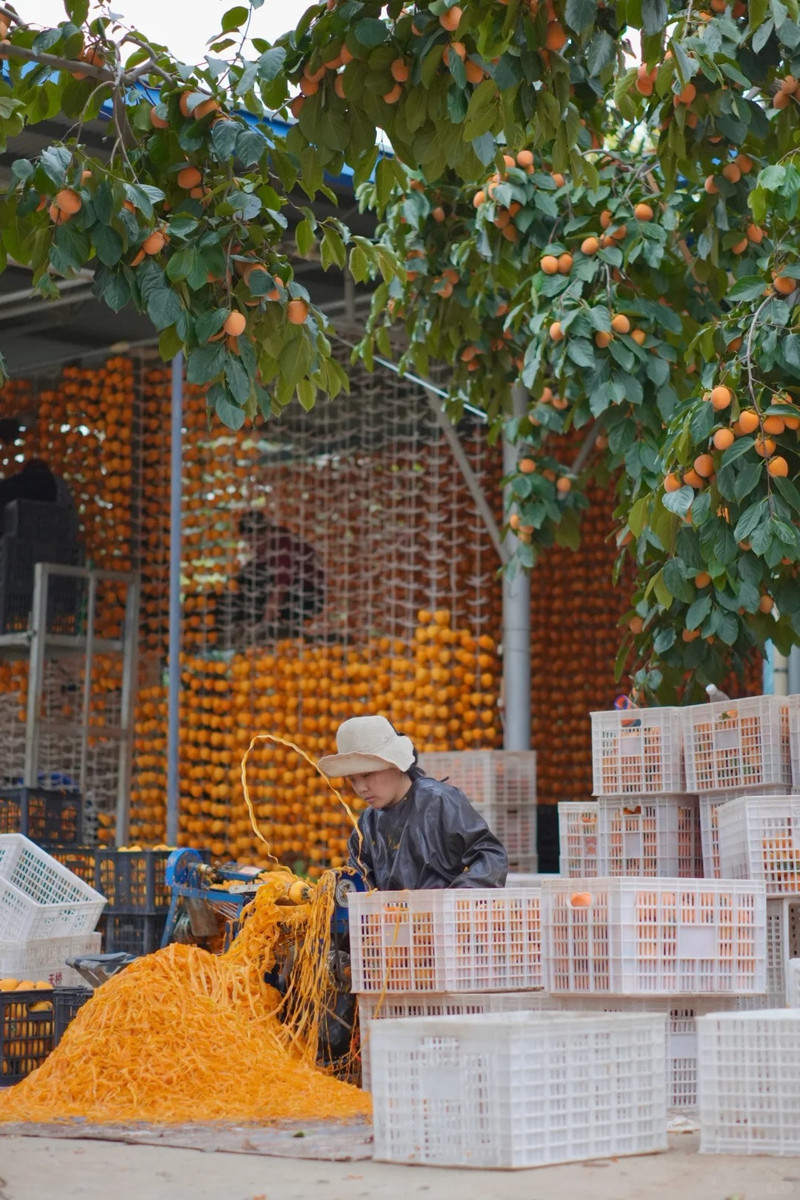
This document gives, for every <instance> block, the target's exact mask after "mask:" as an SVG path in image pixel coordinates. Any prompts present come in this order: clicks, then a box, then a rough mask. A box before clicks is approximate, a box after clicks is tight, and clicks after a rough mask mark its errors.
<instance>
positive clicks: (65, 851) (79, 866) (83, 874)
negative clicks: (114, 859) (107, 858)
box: [40, 843, 97, 887]
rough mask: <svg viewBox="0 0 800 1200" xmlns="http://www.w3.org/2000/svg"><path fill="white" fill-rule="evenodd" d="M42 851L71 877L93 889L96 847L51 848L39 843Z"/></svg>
mask: <svg viewBox="0 0 800 1200" xmlns="http://www.w3.org/2000/svg"><path fill="white" fill-rule="evenodd" d="M40 845H41V847H42V849H43V850H46V851H47V853H48V854H52V856H53V858H54V859H55V860H56V862H60V863H61V864H62V866H65V867H66V868H67V870H68V871H72V873H73V875H77V876H78V878H79V879H82V880H83V882H84V883H88V884H89V887H94V880H95V871H96V859H97V847H96V846H51V845H48V844H47V843H40Z"/></svg>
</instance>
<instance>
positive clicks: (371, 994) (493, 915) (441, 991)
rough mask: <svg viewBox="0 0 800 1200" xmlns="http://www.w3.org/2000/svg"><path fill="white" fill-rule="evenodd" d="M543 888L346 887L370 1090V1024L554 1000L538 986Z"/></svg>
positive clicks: (545, 1003)
mask: <svg viewBox="0 0 800 1200" xmlns="http://www.w3.org/2000/svg"><path fill="white" fill-rule="evenodd" d="M540 901H541V887H535V886H523V887H506V888H448V889H440V890H439V889H437V890H421V891H413V892H369V893H359V892H353V893H351V894H350V897H349V904H348V907H349V922H350V955H351V968H352V979H353V991H354V992H355V993H356V994H357V995H358V1005H359V1017H360V1022H361V1073H362V1086H363V1087H364V1088H365V1089H369V1087H370V1083H371V1077H370V1032H369V1024H368V1023H369V1022H374V1021H376V1020H381V1019H383V1018H386V1017H393V1018H397V1017H411V1016H414V1017H422V1016H437V1017H438V1016H441V1015H443V1014H456V1013H463V1014H467V1013H500V1012H508V1011H512V1010H520V1009H527V1010H529V1011H530V1010H534V1009H539V1008H542V1007H552V1002H551V1001H550V1000H549V999H548V998H547V997H546V996H545V995H544V993H543V991H542V983H543V978H542V941H541V903H540Z"/></svg>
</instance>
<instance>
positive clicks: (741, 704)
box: [682, 696, 800, 1008]
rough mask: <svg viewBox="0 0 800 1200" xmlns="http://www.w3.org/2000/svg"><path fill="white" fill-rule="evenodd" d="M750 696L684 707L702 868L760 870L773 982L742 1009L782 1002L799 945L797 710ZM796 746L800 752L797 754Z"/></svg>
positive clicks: (728, 875) (742, 874)
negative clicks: (697, 798)
mask: <svg viewBox="0 0 800 1200" xmlns="http://www.w3.org/2000/svg"><path fill="white" fill-rule="evenodd" d="M799 701H800V697H796V696H754V697H749V698H746V699H742V700H726V701H722V702H719V703H715V704H707V705H702V706H695V707H693V708H687V709H685V710H683V712H682V721H683V730H684V749H685V757H686V775H687V780H689V781H690V784H691V786H693V787H695V788H696V789H697V791H698V793H699V794H700V820H701V831H702V838H703V862H704V870H705V874H706V876H708V877H710V878H717V879H718V878H723V879H755V880H760V881H761V882H763V884H764V886H765V888H766V894H767V989H766V993H765V994H764V995H763V996H760V997H742V999H741V1001H740V1004H739V1007H741V1008H753V1007H756V1008H774V1007H782V1006H783V1005H785V1004H786V1002H787V972H788V963H789V960H790V959H791V958H792V957H795V956H797V955H798V954H800V795H797V794H794V795H793V794H792V786H793V782H794V779H795V778H800V710H798V702H799ZM793 751H794V753H793Z"/></svg>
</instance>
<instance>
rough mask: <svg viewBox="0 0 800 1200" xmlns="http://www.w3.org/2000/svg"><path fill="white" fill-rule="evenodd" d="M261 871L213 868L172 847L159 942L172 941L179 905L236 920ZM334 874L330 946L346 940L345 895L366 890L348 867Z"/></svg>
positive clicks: (191, 852)
mask: <svg viewBox="0 0 800 1200" xmlns="http://www.w3.org/2000/svg"><path fill="white" fill-rule="evenodd" d="M264 870H265V868H263V867H250V866H244V865H242V864H241V863H233V862H232V863H225V864H224V865H222V866H216V867H213V866H210V865H209V864H208V863H207V862H205V861H204V858H203V855H202V854H201V852H200V851H199V850H194V849H192V848H189V847H186V848H183V849H180V850H173V852H172V854H170V856H169V858H168V859H167V865H166V870H165V881H166V884H167V887H169V888H170V889H171V891H172V897H171V900H170V906H169V913H168V915H167V922H166V925H165V928H164V936H163V938H162V941H161V945H162V946H166V945H168V944H169V942H170V941H171V940H172V938H173V935H174V933H175V926H176V922H177V919H178V915H179V912H180V911H181V909H182V908H188V909H189V910H190V911H192V910H193V911H194V912H195V914H196V913H197V911H198V907H203V906H205V907H207V908H210V909H213V910H214V911H215V912H218V913H221V914H222V915H223V916H225V917H226V918H227V919H228V920H230V921H234V922H235V921H237V920H238V918H239V917H240V916H241V914H242V910H243V909H244V908H245V907H246V905H248V904H249V903H250V901H251V900H252V899H253V897H254V896H255V894H256V891H257V890H258V887H259V886H260V881H259V876H261V875H263V874H264ZM338 875H339V877H338V879H337V882H336V893H335V898H336V907H335V909H334V913H333V922H332V930H331V933H332V935H333V942H334V946H336V947H346V946H347V945H348V941H349V938H348V934H349V926H348V916H347V900H348V897H349V895H350V893H351V892H354V891H358V892H363V891H366V890H367V885H366V883H365V881H364V878H363V876H361V875H360V874H359V873H358V872H355V871H352V870H350V869H348V868H345V869H343V870H341V871H340V872H339V873H338ZM220 885H225V886H220ZM237 885H238V886H237Z"/></svg>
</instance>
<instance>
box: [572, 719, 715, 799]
mask: <svg viewBox="0 0 800 1200" xmlns="http://www.w3.org/2000/svg"><path fill="white" fill-rule="evenodd" d="M591 718H592V776H593V780H594V787H593V790H594V794H595V795H596V796H644V795H650V796H652V795H672V794H675V793H677V792H684V791H687V790H689V791H693V790H694V789H693V788H688V789H687V788H686V787H685V786H684V781H683V756H682V751H681V726H680V720H679V717H678V709H676V708H629V709H625V710H624V711H622V712H620V711H617V710H616V709H614V710H612V711H611V712H593V713H592V714H591Z"/></svg>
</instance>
